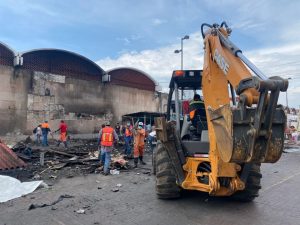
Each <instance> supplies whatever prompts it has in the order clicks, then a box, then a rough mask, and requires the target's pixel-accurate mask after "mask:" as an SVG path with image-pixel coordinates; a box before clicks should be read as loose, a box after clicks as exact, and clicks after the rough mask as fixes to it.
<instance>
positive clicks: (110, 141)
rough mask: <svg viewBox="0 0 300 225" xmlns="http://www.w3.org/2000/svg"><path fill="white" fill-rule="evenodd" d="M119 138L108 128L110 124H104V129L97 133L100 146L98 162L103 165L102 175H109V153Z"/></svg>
mask: <svg viewBox="0 0 300 225" xmlns="http://www.w3.org/2000/svg"><path fill="white" fill-rule="evenodd" d="M118 140H119V137H118V135H117V133H116V131H115V130H114V128H112V127H111V126H110V122H107V123H106V124H105V127H104V128H102V129H101V130H100V132H99V142H100V143H99V144H100V145H101V151H100V153H99V154H100V160H101V164H102V165H104V168H103V172H104V175H105V176H106V175H108V174H109V171H108V169H109V165H110V160H111V152H112V150H113V145H114V142H116V141H118Z"/></svg>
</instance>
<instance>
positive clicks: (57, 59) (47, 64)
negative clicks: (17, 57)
mask: <svg viewBox="0 0 300 225" xmlns="http://www.w3.org/2000/svg"><path fill="white" fill-rule="evenodd" d="M22 57H23V66H22V68H24V69H28V70H33V71H40V72H46V73H52V74H60V75H65V76H67V77H70V78H76V79H82V80H95V81H98V82H101V77H102V75H103V73H104V71H103V70H102V68H100V67H99V66H98V65H97V64H95V63H94V62H92V61H91V60H89V59H87V58H85V57H83V56H80V55H77V54H76V53H72V52H68V51H64V50H58V49H38V50H33V51H30V52H26V53H24V54H23V55H22Z"/></svg>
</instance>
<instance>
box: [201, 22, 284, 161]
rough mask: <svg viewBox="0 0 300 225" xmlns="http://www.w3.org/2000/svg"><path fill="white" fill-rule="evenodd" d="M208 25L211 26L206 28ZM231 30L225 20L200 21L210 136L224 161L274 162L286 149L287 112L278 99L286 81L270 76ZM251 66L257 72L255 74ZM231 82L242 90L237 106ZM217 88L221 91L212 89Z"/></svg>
mask: <svg viewBox="0 0 300 225" xmlns="http://www.w3.org/2000/svg"><path fill="white" fill-rule="evenodd" d="M205 26H208V27H209V29H208V30H207V31H206V32H205V33H204V31H203V28H204V27H205ZM230 33H231V30H230V29H229V28H228V26H227V24H226V23H225V22H223V23H222V24H221V26H219V25H217V24H213V25H208V24H204V25H202V34H203V37H204V40H205V41H204V42H205V47H204V49H205V57H204V69H203V74H204V75H203V80H202V85H203V95H204V99H205V105H206V108H207V114H208V117H209V119H208V120H209V121H208V123H209V130H211V132H210V133H211V135H210V136H211V139H210V142H211V144H212V142H213V143H214V140H215V142H216V145H217V146H216V148H217V149H218V151H219V154H220V156H221V158H222V159H223V161H225V162H236V163H246V162H247V163H249V162H276V161H277V160H278V159H279V158H280V156H281V153H282V151H283V142H284V126H285V115H284V112H283V109H282V108H280V107H279V106H277V101H278V97H279V93H280V91H286V90H287V87H288V81H287V80H284V79H282V78H280V77H271V78H267V76H265V75H264V74H263V73H262V72H261V71H260V70H259V69H258V68H257V67H256V66H254V64H252V63H251V62H250V60H248V59H247V58H246V57H245V56H244V55H243V54H242V51H241V50H240V49H239V48H238V47H237V46H236V45H234V44H233V43H232V42H231V41H230V40H229V38H228V36H229V35H230ZM249 69H250V70H252V72H253V73H254V74H255V75H257V76H252V74H251V72H250V71H249ZM228 83H229V84H230V85H231V86H232V87H233V88H234V90H235V91H236V93H237V94H238V95H239V104H238V106H237V107H234V108H233V107H230V100H229V93H228ZM214 90H218V95H219V96H220V97H216V96H215V95H214ZM216 137H218V138H216ZM211 147H212V148H213V145H211Z"/></svg>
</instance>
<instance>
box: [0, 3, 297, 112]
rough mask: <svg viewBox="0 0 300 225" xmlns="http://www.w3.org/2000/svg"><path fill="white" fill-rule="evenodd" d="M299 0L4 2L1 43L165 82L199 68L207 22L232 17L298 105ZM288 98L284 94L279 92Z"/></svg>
mask: <svg viewBox="0 0 300 225" xmlns="http://www.w3.org/2000/svg"><path fill="white" fill-rule="evenodd" d="M299 9H300V1H296V0H290V1H280V0H277V1H272V0H260V1H258V0H253V1H249V0H248V1H236V0H228V1H225V0H222V1H221V0H220V1H218V0H214V1H211V0H207V1H205V0H203V1H197V0H183V1H179V0H153V1H150V0H148V1H146V0H145V1H144V0H101V1H96V0H95V1H93V0H90V1H87V0H86V1H84V0H82V1H78V0H64V1H58V0H52V1H48V0H43V1H38V0H35V1H33V0H27V1H25V0H24V1H21V0H14V1H13V0H11V1H10V0H6V1H0V25H1V28H2V31H1V33H0V41H2V42H4V43H6V44H8V45H9V46H11V47H12V48H14V49H15V50H16V51H25V50H29V49H34V48H45V47H46V48H62V49H67V50H69V51H74V52H77V53H79V54H82V55H84V56H86V57H88V58H90V59H92V60H94V61H96V62H98V63H99V65H100V66H101V67H102V68H103V69H105V70H108V69H111V68H114V67H120V66H131V67H136V68H139V69H142V70H145V71H146V72H147V73H149V74H150V75H151V76H153V77H154V78H155V79H156V80H157V81H158V82H159V83H160V84H161V86H163V87H165V86H166V85H167V82H168V80H169V77H170V74H171V71H172V70H173V69H177V68H179V66H180V56H179V55H176V54H174V53H173V52H174V49H177V48H180V37H182V36H184V35H185V34H188V35H190V39H189V40H186V41H185V43H184V65H185V67H186V68H194V69H200V68H201V67H202V62H203V59H202V39H201V35H200V26H201V23H203V22H208V23H214V22H219V23H220V22H221V21H223V20H225V21H227V22H228V24H229V25H230V26H231V27H232V29H233V33H232V36H231V39H232V40H233V41H234V42H235V43H236V44H237V45H238V46H239V47H240V48H241V49H242V50H243V51H244V53H245V55H246V56H249V58H250V59H251V60H252V61H253V62H254V63H255V64H256V65H257V66H258V67H259V68H260V69H261V70H262V71H264V72H265V73H266V75H267V76H272V75H282V76H284V77H291V78H292V80H291V81H292V82H291V85H290V89H289V104H290V105H292V106H294V107H298V106H299V105H300V102H298V101H297V100H298V99H297V98H298V96H300V72H298V71H300V70H299V69H300V41H299V40H300V29H299V27H300V15H299V14H300V13H299ZM281 102H282V103H285V98H284V97H281Z"/></svg>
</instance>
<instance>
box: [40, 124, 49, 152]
mask: <svg viewBox="0 0 300 225" xmlns="http://www.w3.org/2000/svg"><path fill="white" fill-rule="evenodd" d="M41 128H42V135H43V141H42V145H43V146H49V144H48V133H50V132H51V130H50V126H49V123H48V121H47V120H45V122H44V123H42V127H41Z"/></svg>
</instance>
